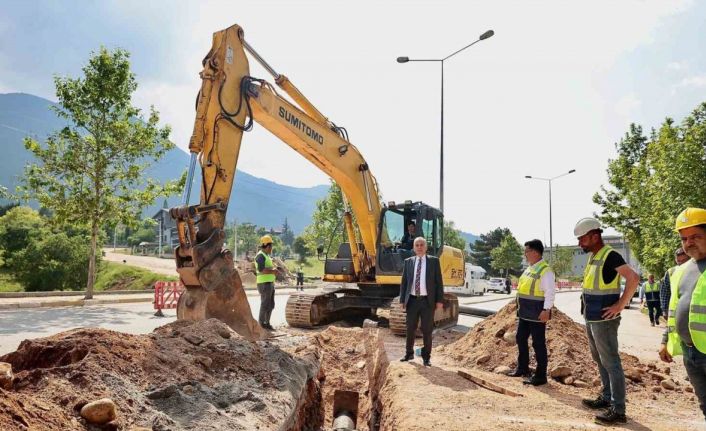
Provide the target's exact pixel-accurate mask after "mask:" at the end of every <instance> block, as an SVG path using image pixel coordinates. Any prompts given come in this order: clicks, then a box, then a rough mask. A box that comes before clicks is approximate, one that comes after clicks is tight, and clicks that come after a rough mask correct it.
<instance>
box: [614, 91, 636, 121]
mask: <svg viewBox="0 0 706 431" xmlns="http://www.w3.org/2000/svg"><path fill="white" fill-rule="evenodd" d="M641 105H642V101H641V100H640V99H638V98H637V96H636V95H635V93H630V94H628V95H625V96H623V97H621V98H620V99H618V102H617V103H616V104H615V113H616V114H618V115H620V116H622V117H626V118H628V119H629V118H634V115H633V114H634V112H635V111H637V110H638V109H639V108H640V106H641Z"/></svg>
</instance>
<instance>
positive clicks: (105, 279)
mask: <svg viewBox="0 0 706 431" xmlns="http://www.w3.org/2000/svg"><path fill="white" fill-rule="evenodd" d="M178 280H179V278H178V277H174V276H170V275H163V274H157V273H155V272H151V271H148V270H146V269H142V268H137V267H134V266H130V265H125V264H122V263H115V262H105V261H104V262H103V263H102V264H101V270H100V271H99V272H98V275H97V277H96V285H95V290H96V291H104V290H141V289H151V288H152V286H153V285H154V283H155V282H156V281H178Z"/></svg>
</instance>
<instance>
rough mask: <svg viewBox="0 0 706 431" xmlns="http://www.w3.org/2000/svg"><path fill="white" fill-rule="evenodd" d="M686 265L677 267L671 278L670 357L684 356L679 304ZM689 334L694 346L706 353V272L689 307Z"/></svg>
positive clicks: (697, 283) (668, 347) (668, 340)
mask: <svg viewBox="0 0 706 431" xmlns="http://www.w3.org/2000/svg"><path fill="white" fill-rule="evenodd" d="M685 265H686V263H685V264H684V265H681V266H679V267H677V269H676V270H675V271H674V273H673V274H672V276H671V277H670V278H669V284H670V285H671V287H672V296H671V298H670V299H669V317H668V318H667V351H668V352H669V354H670V355H672V356H676V355H681V354H682V349H681V338H679V334H678V333H677V319H676V316H677V304H678V303H679V282H681V279H682V276H683V275H684V269H685ZM689 334H690V335H691V341H692V342H693V343H694V346H696V348H697V349H698V350H699V351H700V352H704V353H706V272H703V273H701V277H699V279H698V280H697V281H696V287H694V291H693V292H692V294H691V305H690V306H689Z"/></svg>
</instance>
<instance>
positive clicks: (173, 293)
mask: <svg viewBox="0 0 706 431" xmlns="http://www.w3.org/2000/svg"><path fill="white" fill-rule="evenodd" d="M183 291H184V285H183V284H181V281H158V282H156V283H154V309H155V310H157V312H156V313H155V316H163V315H164V314H162V310H164V309H169V308H176V306H177V302H179V297H180V296H181V294H182V292H183Z"/></svg>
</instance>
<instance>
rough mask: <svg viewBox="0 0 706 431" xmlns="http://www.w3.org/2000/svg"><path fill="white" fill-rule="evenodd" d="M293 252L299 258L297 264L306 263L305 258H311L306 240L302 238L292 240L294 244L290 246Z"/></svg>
mask: <svg viewBox="0 0 706 431" xmlns="http://www.w3.org/2000/svg"><path fill="white" fill-rule="evenodd" d="M292 248H293V250H294V252H295V253H296V254H297V255H298V256H299V257H298V261H299V263H304V262H306V258H307V257H309V256H311V249H309V247H308V245H307V243H306V238H304V237H303V236H301V235H300V236H298V237H296V238H295V239H294V244H293V245H292Z"/></svg>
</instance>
